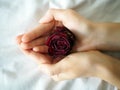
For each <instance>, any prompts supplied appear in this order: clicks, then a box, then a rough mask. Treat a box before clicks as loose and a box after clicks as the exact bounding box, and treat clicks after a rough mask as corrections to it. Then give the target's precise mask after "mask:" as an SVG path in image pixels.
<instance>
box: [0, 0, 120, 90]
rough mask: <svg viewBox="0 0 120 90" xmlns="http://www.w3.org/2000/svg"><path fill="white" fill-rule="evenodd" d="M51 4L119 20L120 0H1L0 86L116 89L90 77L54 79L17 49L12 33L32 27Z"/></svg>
mask: <svg viewBox="0 0 120 90" xmlns="http://www.w3.org/2000/svg"><path fill="white" fill-rule="evenodd" d="M50 7H54V8H72V9H74V10H76V11H77V12H79V13H80V14H81V15H83V16H85V17H86V18H88V19H90V20H93V21H99V22H120V9H119V8H120V0H61V1H60V0H0V90H117V88H116V87H114V86H112V85H110V84H108V83H106V82H104V81H102V80H101V79H98V78H93V77H91V78H78V79H74V80H68V81H62V82H59V83H58V82H54V81H52V80H51V79H50V78H49V77H48V76H46V75H44V74H43V73H41V72H40V71H39V68H38V66H37V64H36V63H35V62H34V61H33V60H31V59H29V58H28V57H26V56H24V55H23V54H22V53H21V52H20V50H19V49H18V47H17V45H16V44H15V36H17V35H18V34H20V33H23V32H25V31H27V30H31V29H32V28H33V27H35V26H36V25H37V21H38V20H39V18H40V17H41V16H42V15H43V14H44V13H45V11H46V10H47V9H48V8H50ZM117 56H120V54H118V55H117Z"/></svg>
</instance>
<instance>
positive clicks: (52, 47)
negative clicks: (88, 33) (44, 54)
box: [46, 27, 75, 57]
mask: <svg viewBox="0 0 120 90" xmlns="http://www.w3.org/2000/svg"><path fill="white" fill-rule="evenodd" d="M74 42H75V36H74V34H73V33H72V32H71V31H70V30H68V29H67V28H66V27H56V28H55V29H54V30H53V33H52V34H51V35H50V36H49V37H48V39H47V42H46V45H47V46H48V53H49V55H51V56H53V57H58V56H65V55H68V54H69V53H70V51H71V50H72V47H73V45H74Z"/></svg>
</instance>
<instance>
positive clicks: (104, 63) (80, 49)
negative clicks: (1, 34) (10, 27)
mask: <svg viewBox="0 0 120 90" xmlns="http://www.w3.org/2000/svg"><path fill="white" fill-rule="evenodd" d="M68 18H69V21H68ZM39 23H40V24H39V26H37V27H36V28H35V29H33V30H31V31H29V32H26V33H25V34H22V35H19V36H17V38H16V41H17V44H18V46H19V48H20V49H21V51H22V52H23V53H24V54H25V55H27V56H28V57H31V58H33V59H34V60H36V61H37V63H38V64H39V66H40V69H41V70H42V71H43V72H44V73H46V74H48V75H50V76H51V78H53V79H54V80H55V81H61V80H66V79H74V78H77V77H91V76H93V77H98V78H101V79H103V80H105V81H107V82H108V83H110V84H112V85H115V86H117V87H118V88H120V72H119V71H120V67H119V65H120V61H119V60H118V59H116V58H114V57H111V56H108V55H105V54H103V53H101V52H99V51H96V50H108V51H119V50H120V40H119V38H120V24H119V23H96V22H91V21H89V20H87V19H85V18H84V17H82V16H80V15H79V14H78V13H76V12H75V11H73V10H70V9H67V10H63V9H50V10H48V12H47V13H46V15H45V16H44V17H43V18H42V19H41V20H40V22H39ZM63 25H64V26H66V27H67V28H68V29H69V30H71V31H72V32H73V33H74V34H75V36H76V43H75V45H74V47H73V50H72V51H73V53H71V54H70V55H68V56H66V57H64V58H63V59H61V58H57V59H53V58H52V57H50V56H49V55H48V51H47V50H48V47H47V46H46V45H45V41H46V39H47V37H48V34H49V33H51V32H52V29H53V28H54V27H55V26H63ZM73 66H74V67H73Z"/></svg>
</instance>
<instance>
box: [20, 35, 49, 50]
mask: <svg viewBox="0 0 120 90" xmlns="http://www.w3.org/2000/svg"><path fill="white" fill-rule="evenodd" d="M46 40H47V36H43V37H41V38H38V39H35V40H33V41H31V42H28V43H24V42H22V43H21V47H22V48H23V49H31V48H33V47H35V46H39V45H45V42H46Z"/></svg>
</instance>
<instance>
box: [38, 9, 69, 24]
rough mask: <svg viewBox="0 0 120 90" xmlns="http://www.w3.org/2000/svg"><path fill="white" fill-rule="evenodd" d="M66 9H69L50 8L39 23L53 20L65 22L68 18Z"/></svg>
mask: <svg viewBox="0 0 120 90" xmlns="http://www.w3.org/2000/svg"><path fill="white" fill-rule="evenodd" d="M66 11H67V10H63V9H49V10H48V11H47V13H46V14H45V16H43V18H42V19H40V21H39V23H48V22H51V21H53V20H56V21H62V22H63V21H64V20H66V18H65V16H66V15H65V14H66Z"/></svg>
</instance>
